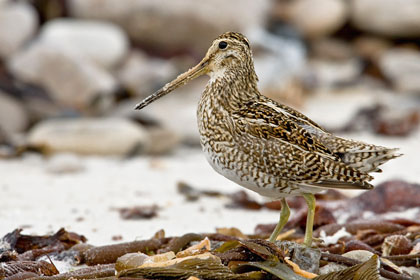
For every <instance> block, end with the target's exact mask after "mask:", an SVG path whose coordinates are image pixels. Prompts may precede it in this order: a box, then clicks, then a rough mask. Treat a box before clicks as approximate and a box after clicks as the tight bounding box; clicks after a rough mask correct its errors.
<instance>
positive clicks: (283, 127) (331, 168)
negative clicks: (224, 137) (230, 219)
mask: <svg viewBox="0 0 420 280" xmlns="http://www.w3.org/2000/svg"><path fill="white" fill-rule="evenodd" d="M230 116H231V118H232V120H231V121H232V124H233V125H234V126H235V134H236V141H237V142H238V143H237V144H238V146H239V147H242V148H243V149H249V151H244V152H249V153H251V152H255V150H258V149H259V150H262V151H263V152H261V153H259V155H258V156H257V157H258V158H259V159H258V160H260V161H261V165H262V166H269V167H270V168H271V169H270V168H268V170H267V172H272V173H274V175H275V176H280V177H282V178H283V179H286V180H290V181H291V182H296V183H305V184H313V185H314V186H315V184H316V186H318V187H323V188H370V185H369V184H368V183H366V181H369V180H371V179H372V177H371V176H369V175H368V174H366V173H364V172H361V171H359V170H357V169H355V168H352V167H350V166H347V165H346V164H345V163H343V162H342V161H341V160H340V158H338V157H337V156H336V155H335V154H334V153H332V152H331V151H330V150H329V149H328V148H326V147H325V146H324V145H323V144H322V143H321V142H320V141H319V140H318V138H317V137H316V135H314V134H311V133H309V132H308V131H307V130H306V129H305V128H304V127H303V126H301V125H299V123H297V122H296V121H294V120H293V119H292V118H290V117H289V116H287V115H286V114H284V113H283V112H282V110H281V108H280V109H277V108H273V106H272V105H271V104H268V105H267V104H266V103H261V102H252V103H248V104H246V106H244V107H243V108H241V109H239V110H237V111H235V112H233V113H232V114H231V115H230ZM280 169H282V172H280V171H279V170H280ZM276 172H278V173H276ZM271 175H273V174H271Z"/></svg>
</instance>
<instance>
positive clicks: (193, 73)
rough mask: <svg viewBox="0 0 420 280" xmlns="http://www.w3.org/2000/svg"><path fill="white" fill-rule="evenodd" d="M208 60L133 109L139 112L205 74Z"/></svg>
mask: <svg viewBox="0 0 420 280" xmlns="http://www.w3.org/2000/svg"><path fill="white" fill-rule="evenodd" d="M208 64H209V63H208V58H207V57H205V58H204V59H203V60H202V61H201V62H200V63H199V64H197V65H196V66H194V67H193V68H191V69H190V70H188V71H187V72H185V73H183V74H181V75H179V76H178V77H177V78H176V79H175V80H173V81H172V82H169V83H167V84H166V85H165V86H164V87H163V88H161V89H160V90H158V91H156V92H154V93H153V94H152V95H149V96H148V97H146V98H145V99H144V100H143V101H142V102H140V103H138V104H137V105H136V107H135V109H136V110H140V109H142V108H144V107H146V106H147V105H149V104H150V103H152V102H153V101H155V100H157V99H159V98H161V97H162V96H165V95H167V94H168V93H170V92H171V91H173V90H175V89H177V88H178V87H180V86H182V85H185V84H186V83H188V82H189V81H191V80H193V79H195V78H197V77H199V76H201V75H203V74H206V73H207V71H208V67H207V66H208Z"/></svg>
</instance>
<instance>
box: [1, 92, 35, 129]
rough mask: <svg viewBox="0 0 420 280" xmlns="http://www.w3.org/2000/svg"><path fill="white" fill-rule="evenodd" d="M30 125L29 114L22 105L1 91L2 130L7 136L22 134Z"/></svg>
mask: <svg viewBox="0 0 420 280" xmlns="http://www.w3.org/2000/svg"><path fill="white" fill-rule="evenodd" d="M28 124H29V120H28V114H27V112H26V111H25V109H24V107H23V106H22V104H20V103H19V101H18V100H16V99H14V98H12V97H11V96H9V95H7V94H5V93H3V92H1V91H0V130H2V131H3V132H5V133H6V134H12V133H17V132H22V131H23V130H25V128H26V127H27V126H28Z"/></svg>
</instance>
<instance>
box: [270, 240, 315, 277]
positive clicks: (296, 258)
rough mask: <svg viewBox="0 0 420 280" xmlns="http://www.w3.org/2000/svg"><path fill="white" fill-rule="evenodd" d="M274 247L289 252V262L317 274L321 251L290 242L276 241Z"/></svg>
mask: <svg viewBox="0 0 420 280" xmlns="http://www.w3.org/2000/svg"><path fill="white" fill-rule="evenodd" d="M276 245H277V246H279V247H280V248H281V249H284V251H287V252H290V254H291V261H292V262H294V263H296V264H297V265H299V267H300V268H301V269H303V270H306V271H309V272H313V273H318V270H319V260H320V259H321V250H319V249H317V248H309V247H307V246H305V245H303V244H298V243H295V242H291V241H276Z"/></svg>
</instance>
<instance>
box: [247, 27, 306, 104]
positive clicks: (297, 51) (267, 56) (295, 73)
mask: <svg viewBox="0 0 420 280" xmlns="http://www.w3.org/2000/svg"><path fill="white" fill-rule="evenodd" d="M248 38H249V40H250V41H251V43H252V47H253V48H254V49H256V50H258V51H256V52H255V55H254V62H255V71H256V73H257V75H258V78H259V83H258V87H259V89H260V90H261V92H262V93H263V94H264V95H266V96H269V97H271V98H273V99H275V100H277V101H281V102H285V101H286V102H289V104H290V103H292V104H294V105H297V104H299V103H300V98H301V97H302V96H300V95H299V94H298V93H297V92H296V91H294V92H293V94H291V95H289V94H287V93H288V92H290V85H291V84H293V81H295V80H296V79H297V77H300V75H301V73H302V70H303V69H304V68H305V67H306V51H305V47H304V45H303V42H302V41H301V40H300V39H299V38H287V37H285V36H283V37H281V36H277V35H273V34H270V33H268V32H267V31H264V30H262V29H253V30H252V31H250V32H249V36H248Z"/></svg>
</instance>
